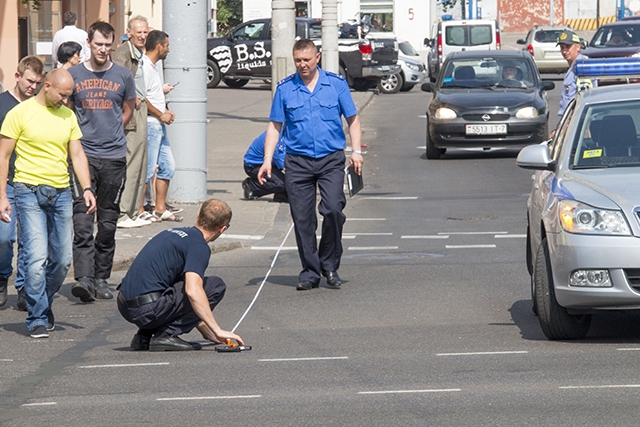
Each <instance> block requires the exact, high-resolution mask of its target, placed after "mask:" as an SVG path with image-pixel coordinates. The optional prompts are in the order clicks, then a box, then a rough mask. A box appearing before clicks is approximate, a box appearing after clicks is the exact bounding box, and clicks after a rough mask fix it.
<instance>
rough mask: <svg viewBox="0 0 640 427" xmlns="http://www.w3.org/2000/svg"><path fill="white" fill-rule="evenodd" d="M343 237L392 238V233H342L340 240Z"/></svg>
mask: <svg viewBox="0 0 640 427" xmlns="http://www.w3.org/2000/svg"><path fill="white" fill-rule="evenodd" d="M344 236H393V233H342V238H343V239H344Z"/></svg>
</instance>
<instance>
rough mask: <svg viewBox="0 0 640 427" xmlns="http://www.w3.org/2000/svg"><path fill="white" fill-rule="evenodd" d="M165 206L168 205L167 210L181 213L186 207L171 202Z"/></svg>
mask: <svg viewBox="0 0 640 427" xmlns="http://www.w3.org/2000/svg"><path fill="white" fill-rule="evenodd" d="M165 206H166V207H167V210H168V211H169V212H171V213H174V214H175V213H180V212H182V211H183V210H184V209H182V208H177V207H175V206H171V205H170V204H169V203H166V204H165Z"/></svg>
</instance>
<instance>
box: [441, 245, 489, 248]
mask: <svg viewBox="0 0 640 427" xmlns="http://www.w3.org/2000/svg"><path fill="white" fill-rule="evenodd" d="M495 247H496V245H445V248H446V249H487V248H495Z"/></svg>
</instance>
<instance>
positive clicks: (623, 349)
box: [616, 347, 640, 351]
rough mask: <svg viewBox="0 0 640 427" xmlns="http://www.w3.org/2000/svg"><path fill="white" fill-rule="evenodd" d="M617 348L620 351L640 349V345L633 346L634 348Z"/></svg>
mask: <svg viewBox="0 0 640 427" xmlns="http://www.w3.org/2000/svg"><path fill="white" fill-rule="evenodd" d="M616 350H618V351H640V347H633V348H616Z"/></svg>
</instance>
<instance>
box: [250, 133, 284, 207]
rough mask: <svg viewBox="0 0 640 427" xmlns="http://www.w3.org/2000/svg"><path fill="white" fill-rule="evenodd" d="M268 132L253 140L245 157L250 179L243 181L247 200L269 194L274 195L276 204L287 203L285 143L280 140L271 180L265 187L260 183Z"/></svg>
mask: <svg viewBox="0 0 640 427" xmlns="http://www.w3.org/2000/svg"><path fill="white" fill-rule="evenodd" d="M266 136H267V132H266V131H265V132H262V133H261V134H260V136H259V137H257V138H256V139H254V140H253V142H252V143H251V145H250V146H249V148H248V149H247V152H246V153H245V155H244V171H245V173H246V174H247V176H248V177H249V178H247V179H245V180H244V181H242V189H243V190H244V198H245V200H255V199H257V198H259V197H262V196H266V195H267V194H274V196H273V201H274V202H285V203H286V202H287V191H286V189H285V186H284V172H283V170H284V153H285V148H284V141H282V139H280V140H278V146H277V147H276V150H275V152H274V153H273V159H272V163H273V164H272V166H271V172H272V173H271V178H269V179H267V182H265V183H264V185H262V184H260V183H259V182H258V171H259V170H260V167H261V166H262V163H263V162H264V161H263V159H264V141H265V139H266Z"/></svg>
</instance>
